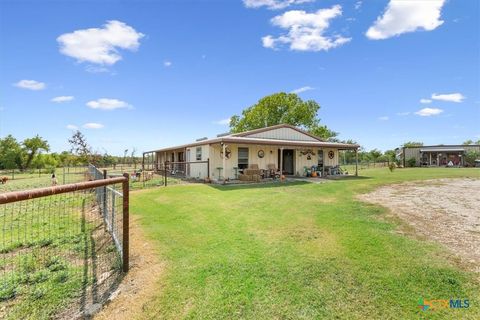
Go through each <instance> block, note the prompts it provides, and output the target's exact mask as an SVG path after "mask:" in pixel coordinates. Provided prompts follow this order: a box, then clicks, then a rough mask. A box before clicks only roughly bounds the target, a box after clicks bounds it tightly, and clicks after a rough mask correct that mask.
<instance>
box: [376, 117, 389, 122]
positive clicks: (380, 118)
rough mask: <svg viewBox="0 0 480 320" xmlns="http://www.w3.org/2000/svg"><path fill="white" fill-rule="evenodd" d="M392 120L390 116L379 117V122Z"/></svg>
mask: <svg viewBox="0 0 480 320" xmlns="http://www.w3.org/2000/svg"><path fill="white" fill-rule="evenodd" d="M389 119H390V118H389V117H388V116H382V117H378V120H380V121H387V120H389Z"/></svg>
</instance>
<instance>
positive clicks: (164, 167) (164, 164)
mask: <svg viewBox="0 0 480 320" xmlns="http://www.w3.org/2000/svg"><path fill="white" fill-rule="evenodd" d="M163 171H164V175H163V176H164V177H165V187H166V186H167V161H165V162H164V163H163Z"/></svg>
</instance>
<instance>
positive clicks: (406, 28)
mask: <svg viewBox="0 0 480 320" xmlns="http://www.w3.org/2000/svg"><path fill="white" fill-rule="evenodd" d="M444 4H445V0H390V2H389V3H388V5H387V8H386V10H385V12H384V13H383V15H382V16H379V17H378V18H377V20H376V21H375V22H374V24H373V25H372V26H371V27H370V28H369V29H368V30H367V33H366V36H367V37H368V38H369V39H373V40H380V39H387V38H390V37H393V36H398V35H401V34H402V33H407V32H413V31H417V30H420V29H423V30H426V31H431V30H434V29H436V28H437V27H439V26H441V25H442V24H443V21H442V20H440V15H441V10H442V7H443V5H444Z"/></svg>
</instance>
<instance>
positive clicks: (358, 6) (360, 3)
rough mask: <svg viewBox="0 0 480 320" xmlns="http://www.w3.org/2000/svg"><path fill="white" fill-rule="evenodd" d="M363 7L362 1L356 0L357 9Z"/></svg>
mask: <svg viewBox="0 0 480 320" xmlns="http://www.w3.org/2000/svg"><path fill="white" fill-rule="evenodd" d="M361 7H362V1H357V2H355V10H358V9H360V8H361Z"/></svg>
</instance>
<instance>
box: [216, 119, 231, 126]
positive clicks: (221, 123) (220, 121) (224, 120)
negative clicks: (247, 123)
mask: <svg viewBox="0 0 480 320" xmlns="http://www.w3.org/2000/svg"><path fill="white" fill-rule="evenodd" d="M214 123H215V124H219V125H222V126H228V125H229V124H230V118H227V119H222V120H218V121H214Z"/></svg>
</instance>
